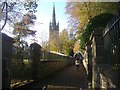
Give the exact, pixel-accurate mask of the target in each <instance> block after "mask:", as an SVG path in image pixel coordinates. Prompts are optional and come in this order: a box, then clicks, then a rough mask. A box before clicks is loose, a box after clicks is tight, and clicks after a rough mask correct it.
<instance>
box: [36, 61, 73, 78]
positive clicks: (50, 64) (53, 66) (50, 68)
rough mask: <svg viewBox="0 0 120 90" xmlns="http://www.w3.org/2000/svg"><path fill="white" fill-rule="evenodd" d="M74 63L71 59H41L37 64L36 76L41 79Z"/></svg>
mask: <svg viewBox="0 0 120 90" xmlns="http://www.w3.org/2000/svg"><path fill="white" fill-rule="evenodd" d="M71 64H74V61H73V60H66V61H42V62H41V63H40V65H39V66H38V78H39V79H43V78H46V77H47V76H49V75H51V74H52V73H54V72H55V71H57V70H60V69H62V68H64V67H66V66H68V65H71Z"/></svg>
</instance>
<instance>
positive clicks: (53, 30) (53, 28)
mask: <svg viewBox="0 0 120 90" xmlns="http://www.w3.org/2000/svg"><path fill="white" fill-rule="evenodd" d="M55 36H59V22H58V23H56V15H55V5H54V4H53V13H52V22H51V21H50V24H49V40H51V39H52V38H53V37H55Z"/></svg>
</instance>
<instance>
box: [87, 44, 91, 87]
mask: <svg viewBox="0 0 120 90" xmlns="http://www.w3.org/2000/svg"><path fill="white" fill-rule="evenodd" d="M86 51H87V58H88V80H89V84H90V87H91V86H92V50H91V42H88V43H87V45H86Z"/></svg>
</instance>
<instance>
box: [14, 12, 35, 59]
mask: <svg viewBox="0 0 120 90" xmlns="http://www.w3.org/2000/svg"><path fill="white" fill-rule="evenodd" d="M34 19H36V17H35V15H34V14H33V13H32V11H29V12H28V13H26V14H25V15H24V17H23V19H22V20H21V21H20V22H17V23H15V24H14V30H13V34H14V35H15V37H14V48H15V51H16V53H15V55H16V56H17V58H19V59H21V61H22V60H23V58H25V57H28V55H27V54H26V53H28V52H27V51H26V49H25V47H27V48H28V44H27V42H26V41H25V39H24V38H25V37H27V36H28V35H35V32H36V31H34V30H30V29H29V27H30V26H31V25H32V24H34ZM25 55H26V56H25Z"/></svg>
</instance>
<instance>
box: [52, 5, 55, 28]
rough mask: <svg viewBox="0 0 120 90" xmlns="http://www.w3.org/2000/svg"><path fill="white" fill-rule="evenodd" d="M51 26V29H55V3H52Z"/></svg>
mask: <svg viewBox="0 0 120 90" xmlns="http://www.w3.org/2000/svg"><path fill="white" fill-rule="evenodd" d="M52 26H53V29H54V30H55V29H56V15H55V4H54V3H53V14H52Z"/></svg>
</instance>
